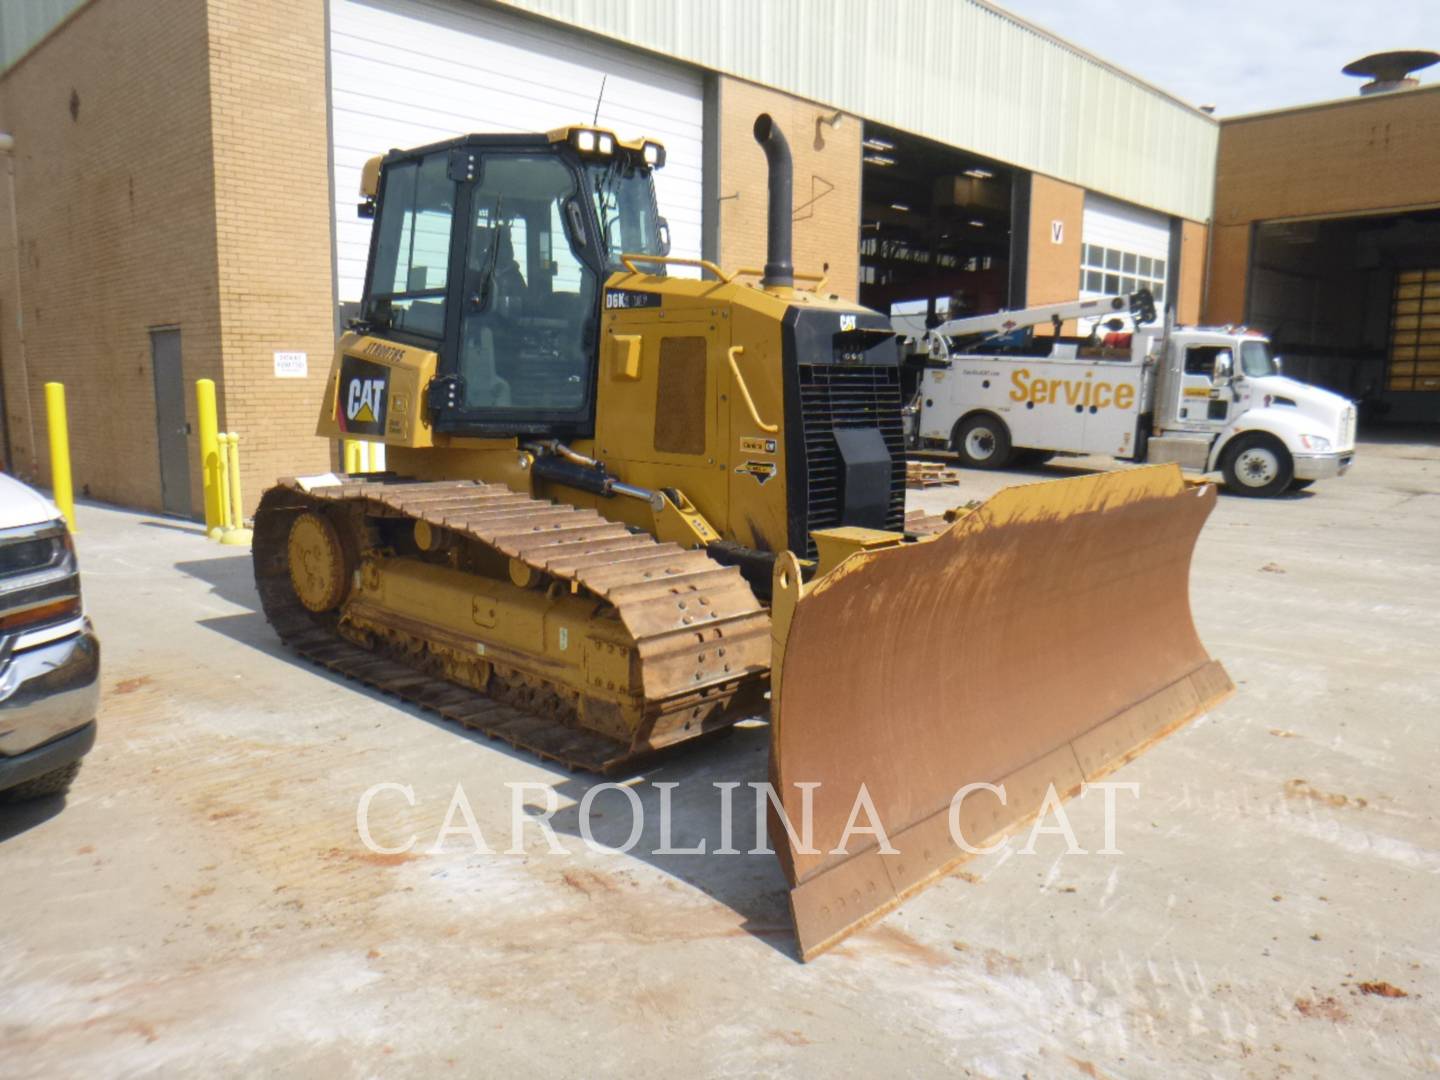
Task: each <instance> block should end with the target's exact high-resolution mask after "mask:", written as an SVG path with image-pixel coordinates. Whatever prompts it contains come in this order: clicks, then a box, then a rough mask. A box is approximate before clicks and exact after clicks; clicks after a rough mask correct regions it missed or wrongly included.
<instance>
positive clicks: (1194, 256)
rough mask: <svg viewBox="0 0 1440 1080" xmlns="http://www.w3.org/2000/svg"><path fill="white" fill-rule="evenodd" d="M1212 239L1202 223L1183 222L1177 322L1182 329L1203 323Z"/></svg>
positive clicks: (1176, 309)
mask: <svg viewBox="0 0 1440 1080" xmlns="http://www.w3.org/2000/svg"><path fill="white" fill-rule="evenodd" d="M1209 235H1210V230H1209V229H1207V228H1206V227H1205V226H1204V225H1201V224H1200V223H1199V222H1198V221H1186V220H1183V219H1182V220H1181V222H1180V291H1179V294H1178V295H1177V296H1176V297H1175V319H1176V321H1177V322H1179V323H1180V324H1181V325H1182V326H1194V325H1196V324H1197V323H1198V322H1200V309H1201V304H1202V302H1203V299H1204V293H1205V263H1206V259H1207V257H1208V254H1209V253H1208V252H1207V251H1206V242H1207V240H1208V238H1209Z"/></svg>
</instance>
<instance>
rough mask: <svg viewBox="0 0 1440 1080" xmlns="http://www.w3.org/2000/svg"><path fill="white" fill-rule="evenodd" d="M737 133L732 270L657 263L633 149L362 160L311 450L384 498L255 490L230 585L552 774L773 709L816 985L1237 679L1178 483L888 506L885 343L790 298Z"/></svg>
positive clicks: (648, 202) (617, 764) (818, 285)
mask: <svg viewBox="0 0 1440 1080" xmlns="http://www.w3.org/2000/svg"><path fill="white" fill-rule="evenodd" d="M754 135H755V139H756V141H757V142H758V143H759V146H760V148H761V149H762V150H763V152H764V154H765V156H766V158H767V161H768V173H769V203H768V219H769V221H768V225H769V232H768V241H767V243H768V250H767V261H766V264H765V266H764V268H763V269H760V270H745V269H741V270H736V271H734V272H727V271H725V270H723V269H721V268H720V267H719V266H716V265H714V264H712V263H710V262H706V261H704V260H695V259H687V258H680V257H676V256H672V255H670V254H669V253H668V252H669V240H668V227H667V225H666V223H665V221H664V219H663V218H661V217H660V216H659V214H658V212H657V206H656V201H655V193H654V184H653V173H654V171H655V170H656V169H660V168H662V167H663V166H664V164H665V149H664V147H663V146H662V145H661V144H659V143H658V142H654V141H650V140H644V139H642V140H635V141H624V140H622V139H620V138H618V137H617V136H616V135H615V134H614V133H613V132H611V131H608V130H604V129H601V128H598V127H594V126H589V127H568V128H564V129H560V130H557V131H552V132H550V133H548V134H536V135H470V136H465V137H462V138H457V139H453V140H450V141H448V142H442V143H436V144H434V145H430V146H425V147H421V148H419V149H414V150H406V151H392V152H390V153H388V154H386V155H385V156H384V157H383V158H375V159H372V161H371V162H369V163H368V164H367V166H366V168H365V171H364V177H363V181H362V189H361V194H362V196H363V199H364V201H363V202H362V203H361V204H360V213H361V214H362V216H366V217H371V218H373V227H372V235H371V245H370V254H369V260H368V267H367V273H366V282H365V291H364V300H363V302H362V304H361V307H360V310H359V312H358V316H357V317H356V318H355V319H354V320H353V321H352V322H351V323H350V325H349V329H348V331H347V332H346V333H345V334H344V335H343V336H342V337H341V339H340V341H339V344H338V348H337V350H336V355H335V359H334V364H333V367H332V369H331V372H330V376H329V382H328V384H327V387H326V390H325V397H324V404H323V407H322V411H321V417H320V423H319V434H320V435H322V436H325V437H328V438H331V439H340V438H344V439H361V440H372V441H376V442H383V443H385V444H386V455H387V471H385V472H384V473H376V474H365V475H348V476H346V475H336V474H327V475H325V476H321V477H301V478H296V479H289V480H283V481H281V482H279V483H278V484H277V485H276V486H275V487H273V488H271V489H270V490H269V491H267V492H266V493H265V495H264V497H263V499H262V501H261V504H260V508H259V510H258V512H257V514H256V517H255V541H254V564H255V574H256V579H257V584H258V587H259V591H260V595H261V598H262V601H263V604H264V608H265V612H266V615H267V617H268V618H269V621H270V622H271V624H272V625H273V626H274V628H275V630H276V631H277V632H278V634H279V635H280V636H281V638H282V639H283V640H284V641H285V642H286V643H288V645H290V646H291V647H292V648H293V649H295V650H296V651H298V652H299V653H301V654H302V655H304V656H306V657H308V658H310V659H311V660H313V661H315V662H316V663H318V664H321V665H324V666H326V667H328V668H330V669H332V670H335V671H338V672H341V673H343V674H345V675H347V676H349V677H351V678H354V679H357V680H361V681H363V682H365V683H368V684H370V685H373V686H376V687H379V688H381V689H383V690H385V691H387V692H389V693H392V694H395V695H398V696H400V697H402V698H404V699H405V700H407V701H410V702H413V703H415V704H418V705H421V706H424V707H427V708H429V709H432V710H434V711H436V712H438V713H440V714H441V715H443V716H445V717H447V718H450V719H452V720H454V721H457V722H458V723H460V724H463V725H466V726H468V727H472V728H476V729H479V730H481V731H483V732H485V733H487V734H489V735H491V736H493V737H496V738H501V739H505V740H507V741H509V742H510V743H512V744H514V745H515V746H518V747H523V748H525V749H527V750H529V751H532V752H534V753H536V754H539V755H542V756H543V757H545V758H549V759H553V760H554V761H557V762H561V763H563V764H564V765H566V766H569V767H572V768H576V769H585V770H593V771H596V772H600V773H613V772H615V771H616V770H621V769H627V768H635V767H637V766H638V765H639V764H640V763H641V762H642V759H645V758H648V757H650V756H651V755H654V754H657V753H660V752H663V751H664V750H665V749H666V748H668V747H672V746H674V745H675V744H677V743H680V742H683V741H685V740H689V739H694V738H697V737H701V736H705V735H707V734H710V733H714V732H717V731H719V730H720V729H723V728H726V727H728V726H730V725H733V724H734V723H736V722H737V721H739V720H742V719H746V718H753V717H757V716H764V715H765V714H766V713H767V712H768V716H769V722H770V733H771V735H770V738H771V755H770V776H769V780H770V783H771V784H772V785H773V790H774V791H775V793H776V794H777V796H778V800H777V801H778V804H779V808H780V810H783V812H784V815H785V818H784V819H780V818H779V817H778V815H777V814H776V811H775V809H774V808H773V807H772V810H771V815H772V819H773V820H772V822H771V829H770V837H771V842H772V843H773V844H774V845H775V846H776V850H777V852H778V853H779V855H780V860H781V863H782V866H783V868H784V871H785V874H786V875H787V877H788V879H789V883H790V886H791V910H792V913H793V916H794V921H795V926H796V932H797V936H798V940H799V953H800V955H801V956H802V957H803V958H804V959H809V958H811V957H813V956H814V955H816V954H817V953H819V952H821V951H823V950H825V949H826V948H828V947H830V946H831V945H833V944H835V943H836V942H837V941H839V940H841V939H842V938H843V937H844V936H845V935H846V934H848V933H850V932H852V931H853V930H855V929H857V928H858V927H860V926H863V925H864V924H866V923H868V922H870V921H872V920H873V919H875V918H877V917H879V916H880V915H882V914H883V913H884V912H885V911H887V910H889V909H891V908H893V907H894V906H895V905H896V904H898V903H899V902H900V901H901V900H902V899H903V898H904V897H905V896H907V895H909V894H911V893H913V892H914V891H915V890H917V889H919V888H921V887H923V886H924V885H925V884H926V883H928V882H929V881H931V880H933V879H935V878H936V877H938V876H940V875H942V874H944V873H945V872H946V871H947V870H949V869H950V868H951V867H953V866H954V865H956V864H957V863H958V862H959V861H961V860H962V859H963V858H964V857H966V854H967V850H966V845H967V844H968V845H970V846H978V845H980V844H982V843H984V842H986V841H987V840H989V839H992V838H994V837H996V836H998V835H999V834H1002V833H1004V832H1005V831H1007V830H1009V829H1012V828H1014V827H1015V826H1016V825H1017V824H1019V823H1021V822H1023V821H1025V820H1027V819H1029V818H1031V817H1033V816H1034V815H1035V814H1036V813H1037V811H1038V810H1039V808H1040V807H1041V805H1042V800H1043V799H1044V797H1045V794H1046V792H1047V791H1048V790H1050V789H1051V787H1052V786H1053V788H1054V789H1055V790H1056V791H1057V792H1058V793H1059V794H1060V795H1061V796H1065V795H1069V794H1074V793H1075V792H1077V791H1079V790H1080V789H1081V787H1082V785H1083V784H1084V783H1085V782H1086V781H1089V780H1093V779H1095V778H1096V777H1098V776H1100V775H1103V774H1104V773H1106V772H1108V771H1109V770H1111V769H1113V768H1115V767H1117V766H1118V765H1119V764H1122V763H1123V762H1125V761H1127V760H1129V759H1130V758H1131V757H1133V756H1134V755H1135V754H1136V753H1138V752H1139V751H1140V750H1141V749H1143V748H1144V747H1145V746H1146V745H1147V744H1148V743H1150V742H1152V741H1154V740H1155V739H1157V738H1159V737H1161V736H1163V735H1164V734H1166V733H1168V732H1170V731H1172V730H1174V729H1175V728H1176V727H1178V726H1180V725H1181V724H1183V723H1184V722H1186V721H1187V720H1188V719H1190V718H1192V717H1193V716H1195V715H1197V714H1198V713H1199V712H1201V711H1203V710H1204V709H1206V708H1208V707H1210V706H1211V705H1213V704H1215V703H1216V702H1217V701H1219V700H1220V699H1222V698H1223V697H1224V696H1225V695H1226V694H1227V693H1228V692H1229V691H1230V689H1231V686H1230V682H1229V680H1228V678H1227V677H1226V675H1225V673H1224V670H1223V669H1222V668H1221V666H1220V665H1219V664H1218V663H1217V662H1216V661H1214V660H1212V659H1210V657H1209V656H1208V655H1207V653H1206V651H1205V649H1204V647H1203V646H1202V645H1201V643H1200V641H1199V639H1198V637H1197V636H1196V633H1195V630H1194V627H1193V623H1192V620H1191V616H1190V610H1189V596H1188V578H1189V564H1190V556H1191V552H1192V550H1193V548H1194V544H1195V540H1196V537H1197V536H1198V534H1199V531H1200V528H1201V526H1202V524H1203V523H1204V521H1205V518H1206V517H1207V516H1208V514H1209V513H1210V510H1211V508H1212V506H1213V504H1214V500H1215V491H1214V488H1213V487H1212V486H1210V485H1203V484H1201V485H1194V484H1190V483H1187V482H1186V481H1184V480H1183V479H1182V477H1181V475H1180V473H1179V471H1178V470H1177V469H1176V468H1175V467H1174V466H1155V467H1148V468H1137V469H1131V470H1126V471H1121V472H1115V473H1110V474H1103V475H1093V476H1081V477H1077V478H1074V479H1064V480H1055V481H1048V482H1044V483H1036V484H1029V485H1025V486H1019V487H1014V488H1010V489H1007V490H1005V491H1003V492H1001V493H1000V494H998V495H996V496H995V497H993V498H991V499H990V500H989V501H987V502H985V503H983V504H981V505H978V506H969V507H962V508H958V509H956V510H953V511H951V512H949V513H947V514H945V515H944V516H928V515H911V516H907V515H906V508H905V452H904V446H903V435H902V401H901V367H900V352H899V348H898V342H897V337H896V333H895V331H894V329H893V328H892V327H891V325H890V322H889V320H888V318H887V317H886V316H884V315H882V314H879V313H877V312H874V311H870V310H866V309H864V308H861V307H859V306H857V305H856V304H854V303H851V302H847V301H845V300H842V299H840V298H839V297H837V296H835V295H830V294H827V293H826V292H825V290H824V283H823V281H822V280H821V279H819V278H818V277H815V276H811V275H807V274H803V273H798V272H796V270H795V269H794V267H793V265H792V257H791V219H792V188H793V180H792V168H791V162H790V152H789V149H788V146H787V144H786V140H785V138H784V135H783V134H782V133H781V132H780V130H779V129H778V128H777V126H776V125H775V123H774V122H773V121H772V120H771V118H770V117H768V116H761V117H759V118H758V119H757V120H756V122H755V127H754ZM844 242H846V243H849V242H852V238H849V237H846V238H844ZM676 264H684V265H689V266H698V267H699V268H700V270H701V271H702V272H703V276H702V277H682V276H675V275H670V274H667V272H666V270H667V267H671V266H674V265H676ZM977 785H980V786H977ZM983 785H993V787H983ZM862 789H863V790H862ZM967 793H968V794H967ZM962 795H966V797H963V798H961V797H960V796H962ZM867 799H868V802H865V800H867ZM862 802H863V803H864V806H865V813H864V814H862V815H861V819H860V820H861V822H862V823H865V822H867V821H869V820H870V819H871V818H872V817H873V818H874V819H875V821H874V822H873V823H874V824H878V825H879V826H880V828H881V829H883V831H884V834H885V835H883V836H879V835H876V834H875V833H874V832H872V833H870V834H864V833H860V832H858V831H854V830H852V829H851V826H853V825H855V824H856V820H855V817H854V815H855V808H856V806H857V804H859V803H862ZM802 818H806V819H808V820H806V821H805V822H803V823H802ZM786 820H788V821H789V822H790V823H792V826H793V827H794V828H795V831H796V835H794V836H792V835H791V831H790V830H787V829H786V828H783V827H780V826H782V825H783V824H784V823H785V821H786ZM777 822H778V824H777ZM802 824H804V825H808V827H809V830H810V832H811V836H810V838H809V842H808V843H804V844H803V846H802V843H801V842H800V840H801V839H803V838H804V832H805V830H804V829H803V828H800V826H801V825H802ZM797 837H798V838H797ZM842 839H848V840H849V841H851V842H850V843H848V844H845V845H843V846H841V843H840V842H841V841H842Z"/></svg>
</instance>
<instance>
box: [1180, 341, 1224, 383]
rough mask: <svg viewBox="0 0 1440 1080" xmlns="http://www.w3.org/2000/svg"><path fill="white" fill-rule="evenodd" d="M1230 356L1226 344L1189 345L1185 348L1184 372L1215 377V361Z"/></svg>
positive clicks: (1210, 377)
mask: <svg viewBox="0 0 1440 1080" xmlns="http://www.w3.org/2000/svg"><path fill="white" fill-rule="evenodd" d="M1221 356H1225V357H1227V358H1229V357H1230V356H1231V352H1230V347H1229V346H1228V345H1191V346H1190V347H1189V348H1188V349H1186V350H1185V374H1186V375H1203V376H1204V377H1205V378H1207V379H1211V380H1213V379H1214V378H1215V361H1216V360H1218V359H1219V358H1220V357H1221Z"/></svg>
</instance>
